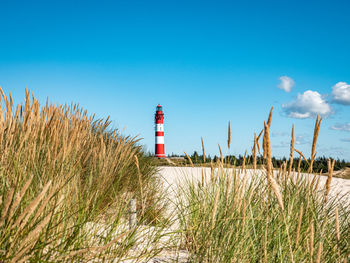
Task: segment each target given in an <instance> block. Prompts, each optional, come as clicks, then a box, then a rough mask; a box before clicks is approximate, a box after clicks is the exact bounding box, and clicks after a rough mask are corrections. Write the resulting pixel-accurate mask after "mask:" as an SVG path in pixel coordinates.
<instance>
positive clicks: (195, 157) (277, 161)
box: [168, 151, 350, 173]
mask: <svg viewBox="0 0 350 263" xmlns="http://www.w3.org/2000/svg"><path fill="white" fill-rule="evenodd" d="M168 157H183V158H184V159H185V160H187V161H188V162H189V160H188V157H187V156H186V155H177V154H171V155H168ZM189 158H190V159H191V161H192V163H193V164H209V163H211V162H214V163H215V162H217V161H218V160H219V159H220V158H221V157H220V156H217V155H214V156H210V155H206V156H205V162H204V158H203V155H202V154H199V153H198V152H197V151H194V152H193V154H192V155H189ZM256 158H257V165H262V164H264V158H263V156H262V155H259V156H257V157H256ZM328 159H329V158H327V157H325V156H322V157H318V158H316V159H315V161H314V163H313V171H314V172H317V173H319V172H321V171H322V172H323V173H325V172H328ZM223 161H224V162H225V163H226V164H230V165H234V166H242V164H243V161H244V156H243V155H238V156H235V155H227V156H225V157H223ZM310 161H311V160H310V159H308V160H307V161H306V160H304V159H301V162H300V170H301V171H302V172H306V171H307V170H308V168H309V163H310ZM284 162H286V163H288V162H289V158H288V159H287V158H286V157H283V158H276V157H272V164H273V167H275V168H279V167H281V166H282V165H283V163H284ZM252 163H253V156H252V155H247V156H246V158H245V164H246V166H247V167H248V168H249V166H250V165H252ZM298 163H299V157H298V158H294V160H293V168H294V169H295V170H296V171H297V169H298ZM346 167H350V162H346V161H345V160H344V159H343V160H340V159H336V160H335V165H334V170H335V171H336V170H341V169H344V168H346Z"/></svg>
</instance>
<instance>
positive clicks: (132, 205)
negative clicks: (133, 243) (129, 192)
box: [129, 199, 137, 229]
mask: <svg viewBox="0 0 350 263" xmlns="http://www.w3.org/2000/svg"><path fill="white" fill-rule="evenodd" d="M136 224H137V218H136V199H131V200H130V202H129V228H130V229H132V228H134V227H135V226H136Z"/></svg>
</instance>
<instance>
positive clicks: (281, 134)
mask: <svg viewBox="0 0 350 263" xmlns="http://www.w3.org/2000/svg"><path fill="white" fill-rule="evenodd" d="M286 135H288V133H286V132H271V137H278V136H286Z"/></svg>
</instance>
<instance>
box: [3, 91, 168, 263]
mask: <svg viewBox="0 0 350 263" xmlns="http://www.w3.org/2000/svg"><path fill="white" fill-rule="evenodd" d="M0 93H1V98H0V99H1V105H0V262H67V261H68V262H69V261H70V262H93V261H95V260H97V261H98V262H103V261H110V259H111V258H113V260H114V262H118V260H119V259H120V260H121V259H123V258H129V259H134V261H138V259H139V258H147V257H150V256H151V255H153V254H154V253H155V252H156V251H155V250H154V251H152V250H150V249H147V248H148V247H151V245H152V244H154V243H156V242H158V239H159V235H158V231H160V230H161V228H159V227H158V228H152V229H154V231H153V230H152V231H153V232H152V231H151V232H152V233H153V234H152V235H151V237H148V238H144V237H140V233H139V232H140V231H138V230H139V227H140V226H141V225H142V224H152V225H157V223H158V222H159V221H160V220H161V213H162V205H161V203H160V202H159V200H160V194H159V181H158V179H157V178H156V177H155V173H156V168H155V166H154V165H153V164H152V162H151V160H150V159H149V158H147V157H145V155H144V154H143V151H142V149H141V147H140V146H139V145H138V139H137V138H133V137H128V136H123V135H121V134H120V132H119V131H118V130H114V129H111V128H110V127H109V126H110V121H109V120H108V119H107V120H96V119H95V118H94V116H90V115H88V114H87V112H86V111H83V110H82V109H80V108H79V107H78V106H77V105H69V106H68V105H64V106H62V105H52V104H50V103H49V102H47V103H46V105H44V106H43V107H41V106H40V105H39V102H38V101H37V100H36V99H35V97H34V96H30V93H29V92H27V91H26V99H25V103H24V105H23V104H21V105H17V106H15V105H14V103H13V100H12V97H11V95H10V96H9V97H6V96H5V94H4V92H3V91H2V90H1V89H0ZM135 160H137V162H136V164H135ZM130 198H136V199H137V200H138V202H137V203H138V204H139V209H138V211H140V212H139V215H138V218H139V223H140V224H139V225H138V226H137V227H136V228H135V229H132V230H129V228H128V226H127V224H126V222H127V220H126V217H127V208H128V207H127V204H128V201H129V200H130ZM163 203H164V202H162V204H163ZM97 226H99V227H97ZM96 227H97V229H96ZM91 229H95V230H94V231H92V230H91ZM141 239H142V242H143V246H142V247H143V249H138V250H135V246H139V245H138V244H139V243H140V242H141ZM148 245H149V246H148ZM139 247H140V246H139Z"/></svg>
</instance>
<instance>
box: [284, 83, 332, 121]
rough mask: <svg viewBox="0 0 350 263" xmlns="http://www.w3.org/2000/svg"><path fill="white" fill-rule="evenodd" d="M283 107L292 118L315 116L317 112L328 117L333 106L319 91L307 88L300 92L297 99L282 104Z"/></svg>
mask: <svg viewBox="0 0 350 263" xmlns="http://www.w3.org/2000/svg"><path fill="white" fill-rule="evenodd" d="M282 108H283V109H284V111H285V112H286V114H287V115H288V117H291V118H297V119H305V118H313V117H315V116H316V115H317V114H319V115H320V116H321V117H327V116H328V115H330V114H331V113H332V109H331V106H329V104H328V103H327V102H326V101H325V100H324V99H323V98H322V96H321V94H320V93H318V92H317V91H312V90H307V91H305V92H304V93H303V94H298V96H297V98H296V100H295V101H292V102H290V103H288V104H282Z"/></svg>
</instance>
